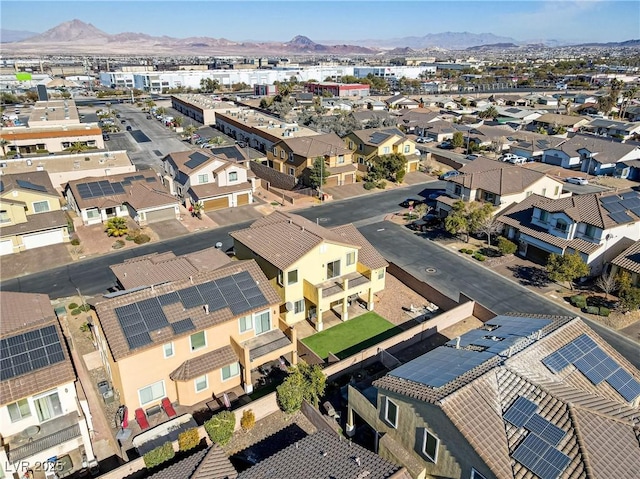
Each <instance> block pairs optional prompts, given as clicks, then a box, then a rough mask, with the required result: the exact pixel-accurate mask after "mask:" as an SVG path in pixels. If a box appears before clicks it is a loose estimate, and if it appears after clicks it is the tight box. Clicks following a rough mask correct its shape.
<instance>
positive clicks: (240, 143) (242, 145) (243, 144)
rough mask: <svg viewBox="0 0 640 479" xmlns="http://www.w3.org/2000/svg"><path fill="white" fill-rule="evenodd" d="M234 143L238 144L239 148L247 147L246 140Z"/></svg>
mask: <svg viewBox="0 0 640 479" xmlns="http://www.w3.org/2000/svg"><path fill="white" fill-rule="evenodd" d="M236 145H238V146H239V147H240V148H246V147H247V142H246V141H236Z"/></svg>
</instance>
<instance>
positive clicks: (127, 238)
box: [125, 234, 136, 241]
mask: <svg viewBox="0 0 640 479" xmlns="http://www.w3.org/2000/svg"><path fill="white" fill-rule="evenodd" d="M125 239H126V240H127V241H133V240H134V239H136V237H135V236H131V235H130V234H129V235H127V236H126V237H125Z"/></svg>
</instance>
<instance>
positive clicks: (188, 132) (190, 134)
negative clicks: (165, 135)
mask: <svg viewBox="0 0 640 479" xmlns="http://www.w3.org/2000/svg"><path fill="white" fill-rule="evenodd" d="M196 131H198V129H197V128H196V127H195V126H193V124H191V123H189V124H188V125H187V126H186V127H185V128H184V134H185V135H186V136H187V138H189V142H190V143H191V144H192V145H193V134H194V133H195V132H196Z"/></svg>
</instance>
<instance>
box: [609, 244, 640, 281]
mask: <svg viewBox="0 0 640 479" xmlns="http://www.w3.org/2000/svg"><path fill="white" fill-rule="evenodd" d="M611 264H615V265H616V266H618V267H620V268H622V269H626V270H627V271H630V272H632V273H640V241H636V242H635V243H634V244H633V245H632V246H630V247H629V248H627V249H626V250H624V251H623V252H622V253H620V254H619V255H618V256H616V257H615V258H614V259H613V260H612V261H611Z"/></svg>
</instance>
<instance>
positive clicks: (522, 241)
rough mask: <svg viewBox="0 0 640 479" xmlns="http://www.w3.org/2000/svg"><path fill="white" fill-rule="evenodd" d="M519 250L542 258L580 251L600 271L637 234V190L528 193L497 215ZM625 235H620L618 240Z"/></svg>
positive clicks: (639, 229) (639, 213)
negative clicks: (561, 195) (562, 195)
mask: <svg viewBox="0 0 640 479" xmlns="http://www.w3.org/2000/svg"><path fill="white" fill-rule="evenodd" d="M497 220H498V222H500V223H502V224H503V225H504V234H505V235H506V236H507V237H508V238H509V239H511V240H513V241H516V242H517V243H518V254H520V255H522V256H524V257H526V258H528V259H531V260H533V261H537V262H540V263H545V262H546V261H547V258H548V256H549V254H550V253H556V254H560V255H562V254H564V253H565V251H568V252H574V251H577V252H579V253H580V255H581V256H582V258H583V259H584V261H585V262H586V263H587V264H588V265H589V266H590V267H591V274H599V273H600V271H601V270H602V268H603V267H604V265H605V264H606V263H607V262H608V261H610V260H611V259H613V258H614V257H615V256H617V255H618V254H619V253H621V252H622V250H623V249H624V248H626V247H627V246H628V243H629V242H632V241H637V240H639V239H640V194H639V193H638V192H637V191H633V190H628V191H622V192H619V193H611V192H604V193H594V194H587V195H577V196H571V197H568V198H560V199H550V198H543V197H541V196H539V195H531V196H529V197H528V198H526V199H525V200H523V201H522V202H520V203H517V204H515V205H512V206H511V207H510V208H508V209H506V210H505V211H503V212H502V214H501V215H500V216H499V217H498V218H497ZM622 240H624V241H622Z"/></svg>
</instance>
